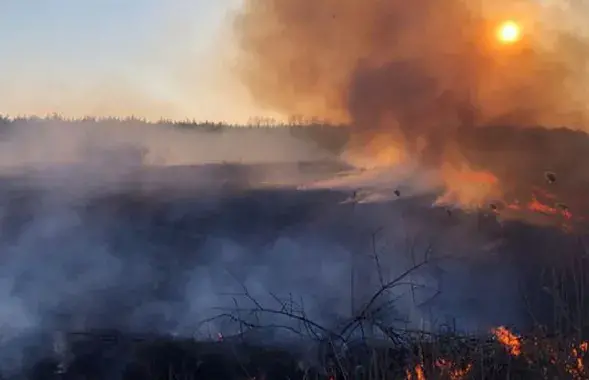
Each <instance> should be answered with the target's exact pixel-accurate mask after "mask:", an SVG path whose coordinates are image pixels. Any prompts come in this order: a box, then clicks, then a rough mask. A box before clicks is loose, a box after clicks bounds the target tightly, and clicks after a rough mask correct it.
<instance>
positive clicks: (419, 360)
mask: <svg viewBox="0 0 589 380" xmlns="http://www.w3.org/2000/svg"><path fill="white" fill-rule="evenodd" d="M48 119H49V120H53V121H68V122H93V121H103V122H112V123H126V122H137V121H139V122H142V121H141V120H138V119H134V118H131V119H127V120H119V119H101V120H96V119H91V118H86V119H83V120H78V121H72V120H64V119H63V118H61V117H59V116H57V115H54V116H50V117H48V118H46V119H31V118H22V119H21V118H11V119H9V118H6V117H2V118H0V124H6V125H16V124H18V123H19V122H27V123H31V122H36V121H46V120H48ZM160 123H164V124H172V125H174V126H177V127H181V128H199V129H205V130H210V131H219V130H222V129H225V128H232V127H236V126H231V125H226V124H219V123H196V122H193V121H185V122H171V121H166V120H162V121H161V122H160ZM299 124H300V123H293V125H291V127H293V128H292V131H293V132H292V133H293V134H295V135H297V136H299V137H301V138H310V139H314V140H315V141H320V142H322V143H323V144H324V145H328V142H329V144H331V145H329V146H328V147H329V148H330V149H333V150H336V151H337V150H338V149H341V147H342V146H343V145H344V144H345V142H346V141H347V134H346V132H345V129H339V130H335V129H333V128H331V127H329V126H325V125H322V124H319V123H317V124H314V125H309V126H300V128H294V127H295V126H299ZM275 126H276V125H272V123H258V124H254V125H250V126H249V127H251V128H253V127H255V128H272V127H275ZM334 131H335V132H334ZM571 239H572V240H575V241H578V242H579V244H576V245H575V244H573V245H571V246H567V247H563V251H562V252H558V256H557V255H553V256H552V257H550V258H546V259H542V260H540V261H538V262H534V263H519V264H520V265H524V266H529V268H528V270H529V271H530V272H534V273H535V275H534V276H533V277H534V279H535V280H536V282H535V283H534V284H533V285H529V286H528V285H526V286H522V289H514V292H520V293H521V297H522V304H523V305H531V306H530V307H529V318H530V320H532V321H534V323H533V324H532V327H531V328H530V329H529V330H528V331H522V332H519V333H517V334H516V333H515V332H513V331H511V330H510V329H509V328H508V327H503V326H497V327H496V328H495V329H492V330H491V331H488V332H486V333H482V334H477V335H466V334H462V333H460V332H458V331H457V330H456V329H455V328H453V327H452V326H442V327H441V328H440V329H439V331H436V332H431V331H429V332H428V331H412V330H409V329H403V328H399V327H397V326H395V327H392V326H389V325H386V324H384V323H383V322H382V318H380V317H379V315H380V314H379V313H380V312H382V310H384V309H385V308H386V305H384V304H383V303H382V302H381V299H383V298H385V297H384V295H386V293H387V291H388V290H390V289H392V288H394V287H397V286H400V285H401V284H406V280H407V277H408V276H409V274H410V273H412V272H413V271H415V270H418V269H419V268H420V267H422V266H426V265H430V264H431V260H432V259H430V258H428V257H427V255H425V256H424V257H423V259H422V261H421V262H420V263H418V264H416V265H415V267H413V268H411V269H409V270H408V271H407V272H405V273H403V274H401V275H400V276H399V277H397V278H395V279H393V280H391V281H389V282H386V283H385V282H382V283H381V288H380V289H379V290H378V292H376V293H375V294H374V296H373V297H372V298H371V299H370V301H369V302H368V303H367V304H366V305H364V306H363V307H362V308H361V309H360V311H359V312H358V313H357V314H356V316H355V317H354V318H350V319H349V320H347V321H343V322H342V323H341V325H339V326H336V327H334V326H322V325H320V324H318V323H316V322H314V321H312V320H310V319H309V318H308V317H307V315H306V313H305V309H304V307H303V306H302V305H297V304H296V302H294V301H293V300H292V299H291V300H284V299H280V298H278V297H276V298H275V301H276V302H275V304H273V305H262V304H260V303H258V302H257V300H255V299H254V298H253V297H252V296H251V295H250V294H249V292H248V290H247V289H246V288H245V287H244V289H243V293H242V294H240V295H237V296H236V303H235V308H234V309H231V310H226V311H222V312H220V314H219V316H218V317H217V318H218V319H223V320H227V321H230V322H232V323H233V324H237V325H239V326H240V331H241V333H240V334H238V335H236V336H231V337H224V336H222V335H220V334H219V335H218V336H216V337H215V338H214V339H211V340H208V341H198V340H191V339H182V340H180V339H176V338H172V337H155V338H154V337H140V336H134V335H125V334H119V333H114V332H84V333H79V334H72V335H71V336H70V346H69V350H68V352H67V353H66V354H65V356H64V358H62V360H61V361H62V362H64V363H67V365H66V366H65V367H63V363H61V364H60V359H58V358H52V359H47V360H45V361H41V362H38V363H37V364H36V365H34V366H33V367H32V368H30V369H29V372H28V374H27V375H26V376H25V377H26V378H30V379H47V380H49V379H58V378H59V379H102V378H104V379H111V378H120V379H129V380H131V379H138V380H139V379H141V380H147V379H162V380H164V379H165V380H172V379H186V380H188V379H194V380H196V379H216V380H223V379H244V380H246V379H247V380H254V379H256V380H262V379H264V380H280V379H285V380H286V379H289V380H294V379H309V380H311V379H330V380H331V379H333V380H335V379H346V380H352V379H358V380H360V379H366V380H381V379H407V380H409V379H410V380H414V379H419V380H421V379H449V380H458V379H481V380H482V379H575V380H577V379H589V370H587V369H586V365H587V364H588V362H587V359H588V355H589V352H588V348H589V347H588V346H589V343H588V342H589V305H588V304H587V303H586V302H587V300H588V298H587V294H589V279H588V278H587V275H586V273H589V272H588V270H589V264H588V263H587V261H588V260H587V259H588V257H589V256H588V254H587V251H586V249H585V247H584V245H583V244H582V239H581V238H580V237H579V238H578V239H577V237H574V238H573V237H572V238H571ZM528 258H529V256H528ZM376 270H377V271H378V268H377V269H376ZM377 275H378V273H375V276H377ZM539 293H541V294H542V297H543V298H542V305H543V306H542V307H544V308H547V309H549V310H550V312H549V313H547V314H550V315H551V317H550V318H549V319H548V320H547V319H546V318H545V317H538V318H536V316H535V315H534V310H536V309H535V308H537V305H538V304H539V303H538V301H537V300H535V299H534V298H535V297H537V296H538V294H539ZM239 300H243V301H245V302H244V303H246V304H247V305H248V307H245V308H244V307H242V306H241V304H242V302H241V301H239ZM497 307H501V305H497ZM267 314H271V315H277V316H280V317H282V318H283V319H284V320H289V321H291V322H292V321H294V322H296V325H297V326H298V328H293V327H292V326H293V323H285V325H273V326H268V325H265V324H261V323H257V322H256V321H257V320H259V317H260V316H263V315H267ZM281 329H287V330H289V332H290V333H291V334H294V335H297V336H298V337H299V338H300V341H301V342H305V344H304V345H305V347H313V350H314V351H313V352H314V354H313V358H312V360H309V359H308V358H309V355H308V353H307V354H302V353H301V351H300V349H299V348H297V349H290V347H273V346H261V345H255V344H252V341H255V339H254V340H252V339H251V337H252V336H257V335H256V334H258V333H260V332H263V333H266V332H267V331H269V330H281ZM368 330H370V331H375V330H378V332H379V335H378V337H377V338H373V337H370V338H369V337H368V334H365V331H368ZM371 336H374V334H372V335H371ZM113 358H114V359H113ZM115 362H116V363H120V367H119V368H115V367H113V363H115ZM121 363H122V364H121ZM115 373H118V374H121V375H120V376H121V377H116V376H115V375H114V374H115Z"/></svg>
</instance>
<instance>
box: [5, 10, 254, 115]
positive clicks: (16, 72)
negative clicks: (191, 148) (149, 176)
mask: <svg viewBox="0 0 589 380" xmlns="http://www.w3.org/2000/svg"><path fill="white" fill-rule="evenodd" d="M238 4H239V0H165V1H164V0H83V1H81V0H3V1H0V52H1V56H2V59H0V113H4V114H10V115H17V114H47V113H51V112H58V113H62V114H64V115H66V116H81V115H87V114H95V115H99V116H101V115H115V116H123V115H125V114H135V115H138V116H145V117H148V118H157V117H159V116H162V117H172V118H183V117H188V118H205V119H231V118H232V115H228V114H227V110H226V107H223V105H222V104H219V102H220V101H221V99H225V98H226V93H225V92H226V91H228V90H227V89H226V88H223V86H221V85H219V84H217V83H216V82H214V81H213V80H212V79H211V78H212V77H214V76H215V75H213V74H212V71H211V70H212V69H215V70H217V69H216V67H217V66H218V65H219V62H218V57H217V55H220V54H217V53H218V50H216V49H215V46H218V45H219V44H218V42H219V39H220V38H221V35H222V34H221V32H222V31H223V29H222V28H224V27H227V26H228V22H227V21H228V18H227V13H228V12H229V11H230V10H231V9H233V8H235V7H236V6H237V5H238ZM217 71H218V70H217ZM215 72H216V71H215ZM224 91H225V92H224ZM244 107H245V106H244ZM223 108H225V109H223ZM238 108H239V107H238ZM242 108H243V107H242ZM238 111H239V110H238ZM241 112H242V113H243V112H247V111H245V109H243V110H242V111H241Z"/></svg>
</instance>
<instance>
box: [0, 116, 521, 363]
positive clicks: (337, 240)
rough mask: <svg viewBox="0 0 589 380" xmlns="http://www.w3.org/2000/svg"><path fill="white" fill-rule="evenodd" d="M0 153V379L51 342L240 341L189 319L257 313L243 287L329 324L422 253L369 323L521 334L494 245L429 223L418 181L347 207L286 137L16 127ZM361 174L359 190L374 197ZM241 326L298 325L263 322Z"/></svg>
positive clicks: (335, 164) (463, 225) (331, 168)
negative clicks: (169, 337)
mask: <svg viewBox="0 0 589 380" xmlns="http://www.w3.org/2000/svg"><path fill="white" fill-rule="evenodd" d="M0 144H1V145H2V149H1V151H2V163H3V164H4V165H3V170H2V172H1V174H2V179H1V181H2V187H1V189H0V191H1V192H2V202H1V204H0V212H1V213H0V226H1V235H0V246H1V250H2V268H1V269H0V278H2V287H1V289H2V293H0V301H1V304H2V307H1V308H0V326H2V329H3V330H2V336H3V339H4V340H3V346H2V347H3V351H2V352H3V355H2V359H3V363H2V364H5V365H7V366H9V367H10V365H13V366H18V364H19V363H20V360H25V359H27V358H28V359H31V360H32V359H33V358H34V357H35V355H34V353H31V352H29V351H26V350H25V348H26V347H29V348H28V349H29V350H30V348H31V347H35V345H36V344H37V343H38V342H39V340H38V339H39V338H38V336H39V334H45V333H50V332H54V331H71V330H74V331H79V330H82V331H84V330H89V329H95V328H117V329H122V330H124V331H132V332H137V333H148V332H151V333H161V334H176V335H179V336H184V337H190V336H196V337H199V338H203V337H204V338H210V337H213V338H215V337H217V334H218V333H223V334H226V335H231V334H232V333H237V332H238V331H239V330H238V326H236V324H235V323H228V322H227V321H226V320H225V321H224V320H218V321H217V320H216V321H214V322H212V323H207V324H205V325H202V324H201V322H202V321H203V320H205V319H207V318H209V317H212V316H215V315H218V314H222V313H227V312H235V311H236V310H237V309H252V308H255V307H256V306H255V304H253V303H252V302H251V300H248V298H247V297H246V296H245V295H244V294H243V292H244V287H245V288H247V290H248V291H249V292H250V294H251V296H253V297H254V298H255V299H256V301H257V302H260V303H262V304H263V305H265V307H268V308H274V309H279V310H280V309H281V308H282V307H283V306H281V305H280V304H278V303H277V302H276V297H278V298H280V299H282V300H285V301H284V302H291V303H296V304H297V305H302V306H300V307H302V308H304V312H305V313H306V314H305V315H307V316H308V318H311V319H313V320H314V321H317V322H318V323H322V324H324V325H325V326H327V327H330V328H337V326H339V325H340V324H341V323H344V322H345V321H346V320H349V319H350V318H351V317H352V316H354V315H355V313H357V312H358V310H359V309H361V308H362V307H363V305H364V303H365V302H366V300H367V298H368V297H370V296H372V294H374V292H375V291H376V289H378V288H379V286H380V283H381V282H382V281H384V282H386V281H391V280H392V279H394V278H395V277H397V276H399V275H400V274H401V273H403V272H404V271H406V270H407V269H408V268H411V267H412V266H413V265H415V264H416V263H419V262H421V261H422V260H423V259H424V257H426V256H428V257H429V258H430V259H432V260H434V261H435V260H437V259H438V258H439V259H440V261H439V262H436V264H435V265H432V266H427V267H424V268H423V270H420V271H416V272H415V273H413V274H412V275H411V276H410V278H406V279H405V280H406V281H403V283H404V284H405V285H403V286H401V285H400V286H399V287H395V288H394V289H393V290H391V292H389V293H387V294H386V295H384V296H383V297H382V299H380V300H379V302H385V301H386V300H390V299H394V300H395V302H394V303H393V304H392V306H393V308H386V309H385V313H384V315H383V316H382V318H395V320H396V321H397V322H395V323H400V324H401V325H402V326H407V327H409V326H413V327H423V328H430V327H431V328H433V325H439V324H442V323H446V322H448V323H450V321H452V320H455V321H458V322H457V323H458V325H459V327H460V328H462V329H469V330H475V329H483V330H484V329H486V328H488V327H491V326H494V325H496V324H498V323H511V322H513V323H517V322H519V321H521V315H520V313H519V311H518V309H517V308H516V306H515V304H516V302H517V294H516V293H514V292H513V288H514V287H515V285H516V283H515V281H516V279H517V277H516V276H514V274H513V271H514V269H513V268H512V267H510V266H506V265H505V263H503V262H501V260H497V256H496V255H497V254H498V251H497V250H496V249H495V248H493V247H492V245H493V244H494V243H493V242H495V240H496V238H497V236H495V234H494V233H488V234H487V233H477V231H478V228H479V224H480V223H479V222H477V221H476V220H475V219H476V218H471V217H469V216H464V217H463V218H462V217H458V218H459V219H454V222H452V223H448V220H449V219H448V215H447V214H446V212H445V211H444V210H443V209H430V208H429V205H430V204H431V202H432V200H433V199H434V198H432V195H428V193H429V191H430V189H431V188H433V184H432V182H431V178H430V177H429V176H424V178H421V179H420V178H417V177H415V176H414V175H412V174H410V171H409V170H407V171H405V172H404V174H403V173H401V172H398V173H397V174H398V182H397V183H394V182H390V181H391V180H390V176H389V179H388V180H387V181H389V182H387V183H386V186H388V187H390V188H393V187H396V186H401V185H402V186H405V187H401V189H402V190H403V193H404V194H403V197H404V198H405V200H392V199H384V200H381V202H379V203H372V202H369V203H366V204H364V203H361V202H360V203H358V202H349V197H350V194H351V193H352V189H353V187H348V188H346V187H345V186H343V185H346V184H347V185H348V186H356V184H355V183H354V182H353V181H350V180H349V179H346V178H345V177H340V180H338V176H339V175H340V174H341V173H346V171H349V169H350V168H349V167H348V166H347V165H346V164H345V163H343V162H341V161H339V160H338V159H337V157H334V154H333V153H328V152H326V151H324V150H323V149H321V148H320V147H319V146H318V145H317V144H315V143H313V142H312V141H303V140H300V139H298V138H294V137H292V135H291V132H290V131H289V130H288V129H239V128H238V129H230V130H225V131H223V130H221V131H194V130H192V131H191V130H183V129H174V128H173V127H172V126H169V125H146V124H140V123H137V124H133V122H130V123H108V122H105V123H93V122H78V123H67V122H59V121H53V122H52V121H39V122H33V121H28V122H23V121H17V122H13V123H10V124H7V125H5V126H4V129H3V131H2V136H1V142H0ZM366 174H368V173H366ZM391 174H392V173H391ZM374 175H375V177H374V178H370V177H366V178H362V179H361V180H360V183H362V184H364V185H366V184H367V183H373V184H375V186H377V187H383V186H384V185H383V183H382V182H379V180H378V178H377V177H379V176H381V175H382V174H378V173H376V172H375V173H374ZM330 180H331V181H333V182H331V183H330ZM338 181H339V183H338ZM313 187H315V189H313ZM301 188H306V190H305V191H303V190H301ZM426 221H427V223H426ZM458 221H460V222H458ZM464 236H469V239H465V238H464ZM456 239H460V240H461V241H462V242H463V244H462V245H461V247H459V249H458V248H457V247H455V245H454V244H453V242H454V241H455V240H456ZM481 247H483V248H481ZM489 247H490V248H489ZM375 255H377V256H378V257H377V256H375ZM446 256H451V257H452V259H448V260H441V258H442V257H446ZM377 259H378V262H379V266H380V268H381V270H380V271H377V270H376V268H377V266H376V264H375V260H377ZM489 268H496V271H494V272H491V271H490V270H489ZM446 273H448V274H446ZM483 273H487V274H486V275H484V276H483V275H482V274H483ZM409 283H411V284H414V285H415V286H416V287H415V288H413V289H411V288H410V287H409V286H408V285H407V284H409ZM465 283H468V284H469V285H468V287H465V286H464V284H465ZM497 284H502V285H501V286H497ZM466 288H468V290H465V289H466ZM499 302H500V303H501V304H502V305H503V307H502V309H501V310H500V311H497V310H496V309H495V307H494V306H493V305H496V304H498V303H499ZM509 305H513V307H509ZM293 307H295V306H293ZM243 312H244V313H245V311H243ZM246 315H247V313H246ZM244 318H246V319H247V317H245V316H244ZM251 318H253V319H252V320H251V321H250V322H252V323H253V322H256V323H261V324H263V325H276V324H279V325H280V324H283V325H287V326H290V327H293V328H301V327H300V326H298V325H296V323H294V322H293V321H292V320H290V319H289V318H279V317H277V316H276V315H272V314H269V315H266V314H263V313H262V314H260V315H258V316H257V317H256V318H254V317H253V316H251ZM453 318H455V319H453ZM342 321H343V322H342ZM399 321H407V322H399ZM390 322H391V323H393V321H390ZM278 337H282V338H284V336H283V335H279V336H278ZM264 339H269V338H268V337H266V338H264ZM4 368H6V367H4Z"/></svg>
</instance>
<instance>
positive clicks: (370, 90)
mask: <svg viewBox="0 0 589 380" xmlns="http://www.w3.org/2000/svg"><path fill="white" fill-rule="evenodd" d="M573 5H574V4H573ZM573 5H571V7H572V8H571V9H570V10H569V12H568V14H572V13H574V12H575V9H576V8H574V7H573ZM547 13H548V11H544V9H543V8H542V6H541V5H539V3H533V2H503V1H501V2H491V1H483V2H474V1H472V2H471V1H461V0H452V1H444V2H440V1H436V0H420V1H413V2H406V1H397V0H393V1H380V0H368V1H363V2H358V1H353V0H349V1H347V0H346V1H330V0H318V1H294V0H251V1H247V0H246V1H245V5H244V7H243V9H242V11H241V12H240V13H239V14H238V15H237V16H236V18H235V20H234V31H235V38H236V41H237V46H238V48H239V52H240V55H239V60H238V61H237V64H236V65H237V70H238V73H239V75H240V77H241V78H242V80H243V82H244V83H245V84H246V86H247V87H248V88H249V90H250V92H251V94H252V96H253V98H254V99H256V100H257V101H258V103H259V104H260V105H261V106H264V107H267V108H269V109H272V110H276V111H278V112H282V113H284V114H300V115H303V116H306V117H318V118H323V119H326V120H331V121H334V122H344V123H349V124H351V125H352V127H353V129H354V137H353V139H352V141H351V143H350V145H349V151H350V152H349V155H350V156H353V157H354V158H355V161H354V162H356V163H359V164H360V165H362V166H368V165H370V164H372V165H375V164H380V163H383V164H394V163H396V162H399V161H401V160H404V159H406V158H407V156H409V157H412V158H417V159H418V161H420V162H421V164H424V165H427V166H430V167H433V168H437V169H441V172H442V174H443V175H444V176H445V177H446V181H447V182H450V183H452V182H453V183H456V182H457V177H460V176H459V175H456V172H458V174H460V173H461V172H465V173H468V172H471V171H489V172H490V173H489V174H490V175H492V176H495V177H498V180H497V185H496V186H495V187H496V188H495V189H493V191H491V190H488V191H487V190H485V191H478V192H479V193H481V192H483V193H485V194H478V196H477V195H475V194H472V193H473V192H470V193H471V194H466V195H464V194H459V195H457V196H456V197H455V198H457V199H460V198H474V200H476V201H477V203H478V201H480V199H481V198H487V199H486V200H489V199H490V198H493V197H500V196H503V195H504V193H509V192H510V191H511V190H512V189H513V188H521V187H522V186H523V187H526V188H527V189H528V190H529V189H530V188H531V182H529V181H528V182H526V181H524V180H523V179H524V178H529V176H531V175H535V176H536V177H537V178H542V175H543V172H544V171H547V170H552V169H553V166H555V165H554V164H550V163H548V164H547V161H548V158H547V156H548V155H550V154H551V153H554V152H555V151H558V156H559V157H558V158H555V159H554V160H553V163H554V162H558V165H557V166H559V168H562V167H565V169H566V170H565V173H562V172H560V174H561V175H563V176H564V177H569V176H573V175H574V176H575V179H582V178H583V176H584V175H585V174H586V173H585V172H584V170H578V165H577V163H578V162H579V156H578V154H579V153H580V150H578V149H577V147H578V145H576V143H575V142H574V140H575V139H570V138H568V137H567V136H570V133H569V132H567V131H564V130H560V129H559V130H551V131H548V132H544V131H542V130H537V129H530V128H529V127H535V126H541V127H543V128H547V129H554V128H560V127H562V126H566V127H568V128H571V129H577V130H582V131H585V130H586V120H587V102H586V88H587V86H586V84H587V78H588V76H587V74H586V62H587V58H588V57H589V55H588V53H589V50H588V49H587V46H588V45H587V40H586V38H585V37H583V36H584V34H583V33H580V32H576V31H574V30H571V29H570V28H568V26H567V25H569V24H567V18H563V19H561V20H557V19H556V17H555V16H554V15H555V14H556V13H555V14H553V15H552V16H551V17H547ZM560 14H561V15H562V14H563V12H561V13H560ZM505 20H514V21H516V22H518V23H519V24H520V26H521V28H522V39H521V40H520V41H518V42H517V43H515V44H512V45H509V44H502V43H500V42H499V41H498V40H497V38H496V31H497V28H498V26H499V25H500V23H501V22H503V21H505ZM498 127H500V128H498ZM549 141H550V142H549ZM565 144H568V145H565ZM549 145H551V146H552V147H551V148H550V151H549V152H547V151H546V150H545V149H547V147H548V146H549ZM503 150H507V151H509V152H510V153H509V154H504V152H503ZM581 154H582V156H583V157H584V156H585V155H586V153H584V152H582V153H581ZM506 172H508V173H506ZM463 174H464V173H463ZM520 177H521V179H518V178H520ZM518 181H519V182H518ZM455 187H460V186H457V185H455ZM464 200H465V201H466V203H468V199H464ZM457 203H463V202H458V201H457Z"/></svg>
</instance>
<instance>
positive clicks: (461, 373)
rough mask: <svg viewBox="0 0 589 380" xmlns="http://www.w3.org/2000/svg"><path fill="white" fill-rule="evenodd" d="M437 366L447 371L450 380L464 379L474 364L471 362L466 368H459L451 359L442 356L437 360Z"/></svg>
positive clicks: (444, 371)
mask: <svg viewBox="0 0 589 380" xmlns="http://www.w3.org/2000/svg"><path fill="white" fill-rule="evenodd" d="M436 367H437V368H439V369H440V370H442V372H443V373H447V374H448V377H449V378H450V380H462V379H464V378H466V376H468V374H469V373H470V370H471V368H472V364H470V363H469V364H468V365H467V366H466V367H465V368H457V367H456V365H455V364H454V363H452V362H451V361H449V360H446V359H442V358H440V359H438V360H436Z"/></svg>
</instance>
